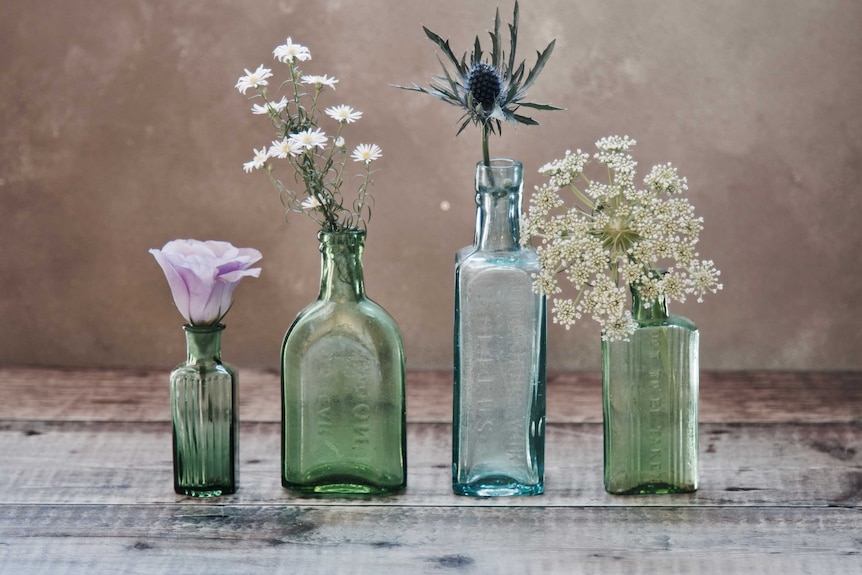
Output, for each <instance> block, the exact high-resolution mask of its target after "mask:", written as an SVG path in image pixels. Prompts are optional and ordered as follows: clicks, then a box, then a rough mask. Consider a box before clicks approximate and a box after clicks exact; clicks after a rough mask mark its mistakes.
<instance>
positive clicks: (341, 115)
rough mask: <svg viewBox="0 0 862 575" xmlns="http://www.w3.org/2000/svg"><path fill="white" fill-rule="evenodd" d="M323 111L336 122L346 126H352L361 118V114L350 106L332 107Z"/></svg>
mask: <svg viewBox="0 0 862 575" xmlns="http://www.w3.org/2000/svg"><path fill="white" fill-rule="evenodd" d="M324 111H325V112H326V113H327V115H328V116H329V117H330V118H332V119H333V120H335V121H336V122H346V123H348V124H352V123H353V122H355V121H356V120H358V119H359V118H361V117H362V112H360V111H359V110H354V109H353V108H351V107H350V106H345V105H344V104H342V105H340V106H332V107H330V108H327V109H326V110H324Z"/></svg>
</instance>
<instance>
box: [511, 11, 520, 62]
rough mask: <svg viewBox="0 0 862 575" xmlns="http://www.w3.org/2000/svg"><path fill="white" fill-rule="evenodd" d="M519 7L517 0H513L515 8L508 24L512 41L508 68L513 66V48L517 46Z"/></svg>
mask: <svg viewBox="0 0 862 575" xmlns="http://www.w3.org/2000/svg"><path fill="white" fill-rule="evenodd" d="M520 12H521V10H520V8H518V0H515V10H514V13H513V15H512V23H511V24H509V39H510V40H511V43H512V48H511V50H510V51H509V70H511V69H513V68H514V67H515V49H516V48H517V46H518V20H519V19H520V18H519V15H520Z"/></svg>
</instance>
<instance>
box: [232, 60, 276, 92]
mask: <svg viewBox="0 0 862 575" xmlns="http://www.w3.org/2000/svg"><path fill="white" fill-rule="evenodd" d="M271 77H272V70H270V69H269V68H264V67H263V65H260V66H258V67H257V70H255V71H254V72H249V71H248V68H246V70H245V76H240V77H239V80H237V81H236V86H235V87H236V89H237V90H239V92H240V94H245V93H246V91H247V90H248V89H249V88H259V87H261V86H266V85H268V84H269V82H268V81H267V78H271Z"/></svg>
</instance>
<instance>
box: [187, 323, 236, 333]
mask: <svg viewBox="0 0 862 575" xmlns="http://www.w3.org/2000/svg"><path fill="white" fill-rule="evenodd" d="M225 327H226V326H225V324H223V323H215V324H211V325H192V324H190V323H187V324H185V325H183V331H186V332H191V333H216V332H219V331H223V330H224V328H225Z"/></svg>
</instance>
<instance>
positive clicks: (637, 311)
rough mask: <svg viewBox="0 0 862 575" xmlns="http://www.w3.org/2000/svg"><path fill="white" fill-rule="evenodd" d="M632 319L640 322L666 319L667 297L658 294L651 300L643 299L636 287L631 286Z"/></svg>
mask: <svg viewBox="0 0 862 575" xmlns="http://www.w3.org/2000/svg"><path fill="white" fill-rule="evenodd" d="M631 291H632V319H634V320H635V321H637V322H640V323H650V322H656V321H663V320H666V319H667V316H668V312H667V298H666V297H665V296H663V295H662V296H659V297H658V298H656V299H653V300H644V299H643V298H642V297H641V294H640V292H639V291H638V289H637V287H635V286H631Z"/></svg>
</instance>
